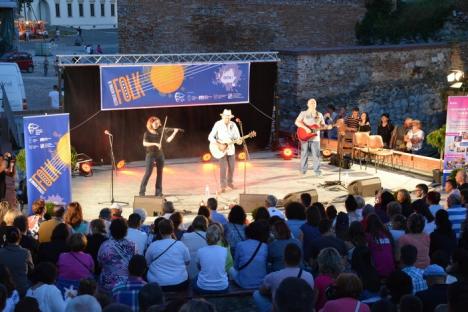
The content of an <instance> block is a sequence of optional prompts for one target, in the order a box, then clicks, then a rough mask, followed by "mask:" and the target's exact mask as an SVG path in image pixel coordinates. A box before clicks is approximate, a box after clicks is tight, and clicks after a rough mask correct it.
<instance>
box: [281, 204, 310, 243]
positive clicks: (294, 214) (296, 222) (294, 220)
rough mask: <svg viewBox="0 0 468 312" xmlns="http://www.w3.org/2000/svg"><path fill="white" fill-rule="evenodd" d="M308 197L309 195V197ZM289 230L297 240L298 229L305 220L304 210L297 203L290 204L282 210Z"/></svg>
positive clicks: (301, 205)
mask: <svg viewBox="0 0 468 312" xmlns="http://www.w3.org/2000/svg"><path fill="white" fill-rule="evenodd" d="M309 196H310V195H309ZM284 213H285V215H286V218H287V221H286V224H287V225H288V227H289V229H290V230H291V234H292V236H293V237H294V238H299V235H300V233H299V232H300V228H301V226H302V225H303V224H304V223H305V220H306V210H305V207H304V205H303V204H301V203H298V202H291V203H289V204H287V205H286V207H285V208H284Z"/></svg>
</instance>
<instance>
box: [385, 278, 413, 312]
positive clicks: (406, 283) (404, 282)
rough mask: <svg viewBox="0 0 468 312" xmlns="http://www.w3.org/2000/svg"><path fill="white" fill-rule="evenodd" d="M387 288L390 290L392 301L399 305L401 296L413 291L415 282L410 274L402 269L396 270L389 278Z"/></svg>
mask: <svg viewBox="0 0 468 312" xmlns="http://www.w3.org/2000/svg"><path fill="white" fill-rule="evenodd" d="M385 289H386V291H387V292H388V295H389V299H390V301H391V302H392V303H394V304H395V305H398V304H399V303H400V299H401V297H403V296H404V295H411V294H412V293H413V282H412V281H411V277H409V275H408V274H406V273H405V272H403V271H401V270H396V271H394V272H393V273H392V274H390V276H389V277H388V278H387V280H386V283H385Z"/></svg>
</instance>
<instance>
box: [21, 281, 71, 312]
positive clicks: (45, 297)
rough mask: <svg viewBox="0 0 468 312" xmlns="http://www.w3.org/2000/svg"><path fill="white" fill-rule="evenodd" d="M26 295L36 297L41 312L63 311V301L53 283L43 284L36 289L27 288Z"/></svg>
mask: <svg viewBox="0 0 468 312" xmlns="http://www.w3.org/2000/svg"><path fill="white" fill-rule="evenodd" d="M26 297H33V298H36V300H37V302H38V303H39V309H40V310H41V312H63V311H64V310H65V301H64V300H63V296H62V293H61V292H60V290H59V289H58V288H57V287H56V286H55V285H48V284H44V285H41V286H39V287H38V288H36V289H32V288H29V289H28V291H27V292H26Z"/></svg>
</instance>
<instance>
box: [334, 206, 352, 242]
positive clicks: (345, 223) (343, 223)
mask: <svg viewBox="0 0 468 312" xmlns="http://www.w3.org/2000/svg"><path fill="white" fill-rule="evenodd" d="M334 230H335V235H336V237H337V238H339V239H341V240H343V241H346V240H347V239H348V230H349V218H348V214H346V213H344V212H343V211H340V212H339V213H338V215H337V216H336V222H335V229H334ZM332 231H333V227H332Z"/></svg>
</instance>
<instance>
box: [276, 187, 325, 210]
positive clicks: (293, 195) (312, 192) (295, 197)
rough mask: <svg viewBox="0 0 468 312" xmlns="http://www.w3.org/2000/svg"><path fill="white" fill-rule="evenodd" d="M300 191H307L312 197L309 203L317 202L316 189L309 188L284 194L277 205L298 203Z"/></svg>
mask: <svg viewBox="0 0 468 312" xmlns="http://www.w3.org/2000/svg"><path fill="white" fill-rule="evenodd" d="M302 193H309V194H310V196H311V197H312V202H311V204H313V203H316V202H318V193H317V190H316V189H311V190H305V191H301V192H294V193H289V194H287V195H286V196H284V197H283V199H282V200H280V202H279V206H283V207H284V206H286V205H287V204H289V203H290V202H299V203H300V202H301V194H302Z"/></svg>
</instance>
